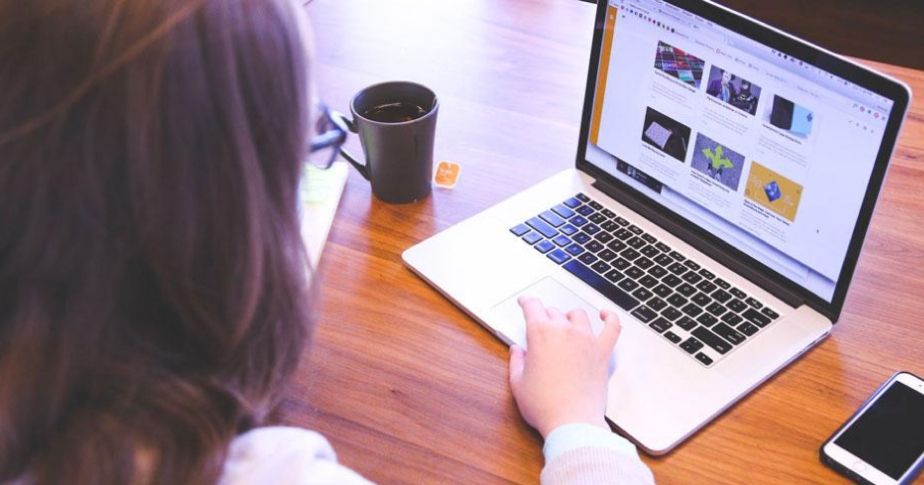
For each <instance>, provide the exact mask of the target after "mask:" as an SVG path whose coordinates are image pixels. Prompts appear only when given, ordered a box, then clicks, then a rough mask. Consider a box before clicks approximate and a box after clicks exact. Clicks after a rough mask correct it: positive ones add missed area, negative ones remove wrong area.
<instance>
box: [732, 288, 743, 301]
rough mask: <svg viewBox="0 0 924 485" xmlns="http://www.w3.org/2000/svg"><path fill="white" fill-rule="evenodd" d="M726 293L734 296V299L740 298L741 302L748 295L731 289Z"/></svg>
mask: <svg viewBox="0 0 924 485" xmlns="http://www.w3.org/2000/svg"><path fill="white" fill-rule="evenodd" d="M728 292H729V293H731V294H732V295H735V297H736V298H740V299H742V300H743V299H745V298H747V297H748V295H747V294H746V293H745V292H743V291H741V290H739V289H738V288H732V289H730V290H728Z"/></svg>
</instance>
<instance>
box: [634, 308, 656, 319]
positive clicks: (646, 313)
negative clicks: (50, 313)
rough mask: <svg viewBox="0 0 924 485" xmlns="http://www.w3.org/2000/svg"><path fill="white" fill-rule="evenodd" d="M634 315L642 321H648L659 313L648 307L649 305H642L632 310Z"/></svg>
mask: <svg viewBox="0 0 924 485" xmlns="http://www.w3.org/2000/svg"><path fill="white" fill-rule="evenodd" d="M632 316H633V317H635V318H638V319H639V320H641V321H642V323H648V322H650V321H652V320H654V318H655V317H657V316H658V314H657V313H655V312H654V311H652V310H651V308H648V307H647V306H640V307H638V308H636V309H635V311H634V312H632Z"/></svg>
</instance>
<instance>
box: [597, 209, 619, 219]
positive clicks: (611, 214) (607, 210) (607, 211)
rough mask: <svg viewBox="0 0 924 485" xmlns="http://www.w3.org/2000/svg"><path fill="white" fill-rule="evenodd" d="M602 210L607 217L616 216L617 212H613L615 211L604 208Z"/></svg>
mask: <svg viewBox="0 0 924 485" xmlns="http://www.w3.org/2000/svg"><path fill="white" fill-rule="evenodd" d="M600 212H602V213H603V215H605V216H606V217H608V218H610V219H612V218H614V217H616V213H615V212H613V211H611V210H609V209H603V210H602V211H600Z"/></svg>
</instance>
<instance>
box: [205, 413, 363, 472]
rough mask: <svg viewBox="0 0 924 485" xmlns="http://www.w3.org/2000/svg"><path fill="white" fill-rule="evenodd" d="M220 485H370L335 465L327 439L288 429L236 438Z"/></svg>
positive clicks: (273, 428) (270, 429)
mask: <svg viewBox="0 0 924 485" xmlns="http://www.w3.org/2000/svg"><path fill="white" fill-rule="evenodd" d="M220 483H221V484H222V485H237V484H249V483H280V484H304V483H357V484H358V483H363V484H365V483H369V482H367V481H366V480H365V479H363V478H362V477H361V476H359V474H357V473H356V472H354V471H352V470H350V469H348V468H346V467H344V466H342V465H340V464H339V463H337V455H336V453H334V449H333V448H332V447H331V445H330V442H328V441H327V439H326V438H324V437H323V436H321V435H320V434H319V433H316V432H314V431H311V430H307V429H302V428H294V427H287V426H270V427H265V428H255V429H252V430H250V431H248V432H246V433H244V434H241V435H240V436H238V437H237V438H235V439H234V440H233V441H232V442H231V445H230V446H229V448H228V456H227V458H226V460H225V467H224V471H223V473H222V478H221V481H220Z"/></svg>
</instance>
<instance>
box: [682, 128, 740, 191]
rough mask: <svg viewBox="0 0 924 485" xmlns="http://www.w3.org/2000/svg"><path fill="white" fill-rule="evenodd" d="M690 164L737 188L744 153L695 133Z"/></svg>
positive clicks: (732, 187)
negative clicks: (694, 143)
mask: <svg viewBox="0 0 924 485" xmlns="http://www.w3.org/2000/svg"><path fill="white" fill-rule="evenodd" d="M692 165H693V168H694V169H696V170H699V171H700V172H702V173H704V174H706V175H708V176H709V177H710V178H712V179H713V180H715V181H717V182H720V183H721V184H722V185H724V186H726V187H728V188H730V189H732V190H738V182H739V181H740V180H741V172H742V169H743V168H744V155H741V154H740V153H737V152H735V151H733V150H731V149H729V148H728V147H727V146H724V145H722V144H721V143H719V142H717V141H715V140H713V139H711V138H709V137H708V136H706V135H703V134H702V133H699V134H698V135H696V146H695V147H694V148H693V163H692Z"/></svg>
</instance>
